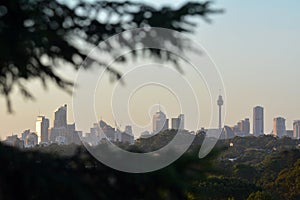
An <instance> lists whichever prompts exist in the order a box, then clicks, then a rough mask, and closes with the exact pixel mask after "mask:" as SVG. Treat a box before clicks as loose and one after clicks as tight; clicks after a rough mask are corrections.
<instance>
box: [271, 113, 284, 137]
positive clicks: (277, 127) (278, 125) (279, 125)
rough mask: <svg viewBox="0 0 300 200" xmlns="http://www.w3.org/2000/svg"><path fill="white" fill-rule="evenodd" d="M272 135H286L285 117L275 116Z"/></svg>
mask: <svg viewBox="0 0 300 200" xmlns="http://www.w3.org/2000/svg"><path fill="white" fill-rule="evenodd" d="M273 135H275V136H277V137H283V136H285V135H286V129H285V119H284V118H282V117H277V118H274V119H273Z"/></svg>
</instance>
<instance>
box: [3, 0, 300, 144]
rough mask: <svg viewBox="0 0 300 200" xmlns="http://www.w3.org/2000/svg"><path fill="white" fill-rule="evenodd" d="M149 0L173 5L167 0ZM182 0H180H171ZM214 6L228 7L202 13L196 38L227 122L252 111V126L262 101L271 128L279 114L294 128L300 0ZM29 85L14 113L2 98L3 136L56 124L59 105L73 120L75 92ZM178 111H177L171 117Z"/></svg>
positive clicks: (225, 0)
mask: <svg viewBox="0 0 300 200" xmlns="http://www.w3.org/2000/svg"><path fill="white" fill-rule="evenodd" d="M144 2H151V4H155V5H157V6H161V5H169V4H168V2H169V1H167V0H163V1H157V2H156V1H154V2H153V1H144ZM158 2H159V3H158ZM183 2H185V1H182V0H175V1H173V2H172V6H179V5H181V4H182V3H183ZM214 7H215V8H223V9H225V13H223V14H217V15H212V16H210V18H211V19H212V23H211V24H207V23H206V22H204V21H203V20H202V19H199V20H198V21H199V23H198V25H199V26H198V27H197V28H196V31H195V34H194V35H193V38H195V40H197V41H198V42H199V43H200V44H202V45H203V47H204V48H205V49H206V51H207V53H208V54H209V55H210V57H211V58H212V60H213V61H214V63H215V64H216V65H217V67H218V69H219V71H220V74H221V75H222V78H223V81H224V86H225V90H226V97H227V99H226V102H225V104H226V110H227V113H226V119H225V124H227V125H234V124H236V123H237V122H238V121H239V120H241V119H243V118H246V117H247V118H250V122H251V127H252V109H253V107H254V106H256V105H261V106H263V107H264V108H265V116H264V117H265V132H266V133H270V132H271V130H272V123H273V122H272V121H273V118H274V117H277V116H282V117H284V118H286V119H287V121H286V126H287V129H291V128H292V122H293V120H296V119H300V103H299V102H300V93H299V92H298V87H299V83H298V81H299V78H298V77H299V74H300V60H299V58H298V57H299V53H300V37H299V35H300V27H299V21H300V13H299V9H300V1H297V0H288V1H281V0H272V1H271V0H268V1H259V0H251V1H250V0H247V1H239V0H217V1H214ZM63 73H64V74H68V76H69V78H70V79H71V80H73V79H74V77H75V72H74V70H73V69H71V68H70V67H66V68H65V69H63ZM67 78H68V77H67ZM28 88H29V89H30V90H31V91H33V94H34V95H35V97H36V100H35V101H24V99H23V98H22V97H20V95H19V94H18V93H16V92H15V93H14V95H13V97H12V103H13V108H14V111H15V113H14V114H7V110H6V104H5V101H4V98H2V97H1V98H0V104H1V106H2V108H3V109H2V110H1V112H0V119H1V120H0V137H1V139H4V138H5V137H6V136H7V135H11V134H20V133H21V132H22V131H23V130H25V129H31V130H33V131H34V130H35V119H36V116H37V115H39V114H42V115H45V116H46V117H48V118H50V124H51V126H52V125H53V115H54V111H55V110H56V109H57V108H58V107H59V106H61V105H63V104H65V103H66V104H68V105H69V106H68V113H69V114H68V121H69V123H72V122H73V121H74V119H73V116H72V109H71V107H72V106H71V105H72V96H71V95H68V94H67V93H65V92H64V91H61V90H60V89H58V88H57V87H56V86H54V85H53V84H49V88H48V90H47V91H45V90H44V89H43V88H42V86H41V84H40V83H39V82H38V81H31V83H30V84H28ZM173 115H175V112H174V113H172V116H169V117H173ZM206 121H208V120H206ZM110 123H113V122H110ZM112 125H113V124H112ZM203 126H207V124H205V123H204V124H203Z"/></svg>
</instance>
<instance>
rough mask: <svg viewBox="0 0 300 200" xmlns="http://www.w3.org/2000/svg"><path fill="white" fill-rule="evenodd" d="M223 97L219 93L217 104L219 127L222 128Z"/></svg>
mask: <svg viewBox="0 0 300 200" xmlns="http://www.w3.org/2000/svg"><path fill="white" fill-rule="evenodd" d="M223 103H224V102H223V98H222V96H221V95H219V98H218V101H217V104H218V106H219V129H222V106H223Z"/></svg>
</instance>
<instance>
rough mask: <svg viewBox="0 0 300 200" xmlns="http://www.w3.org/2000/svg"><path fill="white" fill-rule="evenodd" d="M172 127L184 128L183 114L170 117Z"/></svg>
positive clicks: (176, 128)
mask: <svg viewBox="0 0 300 200" xmlns="http://www.w3.org/2000/svg"><path fill="white" fill-rule="evenodd" d="M171 123H172V126H171V127H172V129H175V130H182V129H184V114H180V115H179V116H178V117H177V118H172V119H171Z"/></svg>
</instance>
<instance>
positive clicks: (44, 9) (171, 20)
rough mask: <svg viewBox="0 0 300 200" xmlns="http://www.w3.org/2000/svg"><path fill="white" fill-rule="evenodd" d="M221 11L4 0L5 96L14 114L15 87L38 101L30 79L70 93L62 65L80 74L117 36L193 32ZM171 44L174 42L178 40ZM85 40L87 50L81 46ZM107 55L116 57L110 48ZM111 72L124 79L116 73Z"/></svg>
mask: <svg viewBox="0 0 300 200" xmlns="http://www.w3.org/2000/svg"><path fill="white" fill-rule="evenodd" d="M73 3H74V2H73ZM220 12H222V10H218V9H213V8H211V3H210V2H187V3H185V4H184V5H182V6H181V7H179V8H176V9H175V8H171V7H162V8H156V7H153V6H149V5H146V4H144V3H136V2H129V1H124V2H118V1H94V2H86V1H77V3H75V4H74V5H71V4H68V3H66V2H64V1H55V0H53V1H49V0H17V1H12V0H2V1H1V3H0V44H1V45H0V95H2V96H4V97H5V98H6V102H7V108H8V111H9V112H12V106H11V99H10V96H11V93H12V91H13V90H14V89H15V88H18V89H19V92H20V94H21V95H23V96H24V97H25V98H29V99H34V96H33V95H32V93H31V91H30V90H29V89H28V88H26V87H25V84H24V83H25V82H26V81H28V80H30V79H39V80H40V81H41V82H42V84H43V86H44V87H46V86H47V82H48V81H49V80H50V81H53V82H55V83H56V84H57V86H58V87H60V88H62V89H64V90H65V91H70V88H71V87H72V85H73V84H72V82H71V81H69V80H66V79H65V78H63V77H61V76H60V75H58V74H57V72H56V70H55V68H58V67H59V64H58V63H59V61H63V62H64V63H70V64H72V66H74V68H75V69H78V67H79V66H80V64H81V62H82V61H83V60H84V58H85V57H86V56H87V54H88V48H87V47H93V46H97V45H98V44H99V42H101V41H103V40H105V39H107V38H108V37H110V36H112V35H114V34H117V33H120V32H123V31H125V30H129V29H133V28H138V27H145V26H150V27H163V28H168V29H172V30H176V31H179V32H192V31H193V29H194V27H195V24H194V23H193V22H192V21H191V20H189V19H188V17H191V16H193V17H195V16H197V17H199V16H200V17H201V18H203V19H204V20H205V21H207V22H209V21H210V20H209V18H208V15H210V14H213V13H220ZM164 39H166V38H164ZM167 40H169V41H170V42H171V43H173V42H174V41H172V38H169V39H167ZM80 41H84V42H85V44H86V45H80V44H79V43H80ZM118 42H119V43H120V46H122V47H124V48H126V47H130V48H132V43H130V44H128V42H127V41H126V40H120V41H118ZM107 51H108V53H112V54H113V53H114V52H110V51H111V50H110V49H109V48H108V49H107ZM150 54H151V55H152V56H155V57H158V58H160V59H164V58H165V59H167V60H171V61H172V60H173V61H174V62H176V58H174V57H171V56H165V55H164V52H162V51H160V50H156V49H152V50H150ZM119 61H125V60H124V59H123V60H122V59H120V60H119ZM100 64H101V65H105V63H100ZM108 70H109V71H110V72H111V73H112V74H113V75H114V76H115V77H116V78H120V76H121V75H120V74H119V73H118V72H117V71H116V70H115V69H112V68H108Z"/></svg>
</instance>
